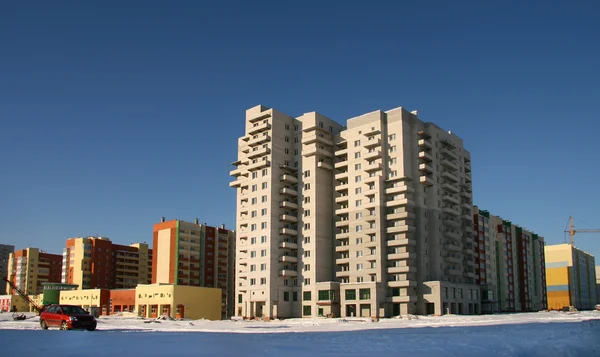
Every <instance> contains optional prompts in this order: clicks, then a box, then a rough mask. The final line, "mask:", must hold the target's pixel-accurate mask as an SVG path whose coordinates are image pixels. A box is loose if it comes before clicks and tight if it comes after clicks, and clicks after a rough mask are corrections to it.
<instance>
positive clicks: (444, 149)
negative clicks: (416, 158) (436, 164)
mask: <svg viewBox="0 0 600 357" xmlns="http://www.w3.org/2000/svg"><path fill="white" fill-rule="evenodd" d="M440 152H441V153H442V155H444V156H445V157H447V158H449V159H451V160H453V161H457V160H458V155H456V154H455V153H454V152H452V151H451V150H450V149H448V148H447V147H442V149H441V150H440Z"/></svg>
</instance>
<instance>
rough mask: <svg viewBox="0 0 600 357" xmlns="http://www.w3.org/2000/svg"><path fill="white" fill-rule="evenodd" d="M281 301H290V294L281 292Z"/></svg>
mask: <svg viewBox="0 0 600 357" xmlns="http://www.w3.org/2000/svg"><path fill="white" fill-rule="evenodd" d="M283 301H290V293H289V292H287V291H284V292H283Z"/></svg>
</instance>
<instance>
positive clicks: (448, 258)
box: [444, 255, 462, 264]
mask: <svg viewBox="0 0 600 357" xmlns="http://www.w3.org/2000/svg"><path fill="white" fill-rule="evenodd" d="M444 261H445V262H446V263H455V264H460V263H461V262H462V259H461V258H459V257H453V256H451V255H447V256H445V257H444Z"/></svg>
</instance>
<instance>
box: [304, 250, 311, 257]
mask: <svg viewBox="0 0 600 357" xmlns="http://www.w3.org/2000/svg"><path fill="white" fill-rule="evenodd" d="M304 258H310V250H305V251H304Z"/></svg>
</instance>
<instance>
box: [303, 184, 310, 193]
mask: <svg viewBox="0 0 600 357" xmlns="http://www.w3.org/2000/svg"><path fill="white" fill-rule="evenodd" d="M304 190H305V191H306V190H310V183H305V184H304Z"/></svg>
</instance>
